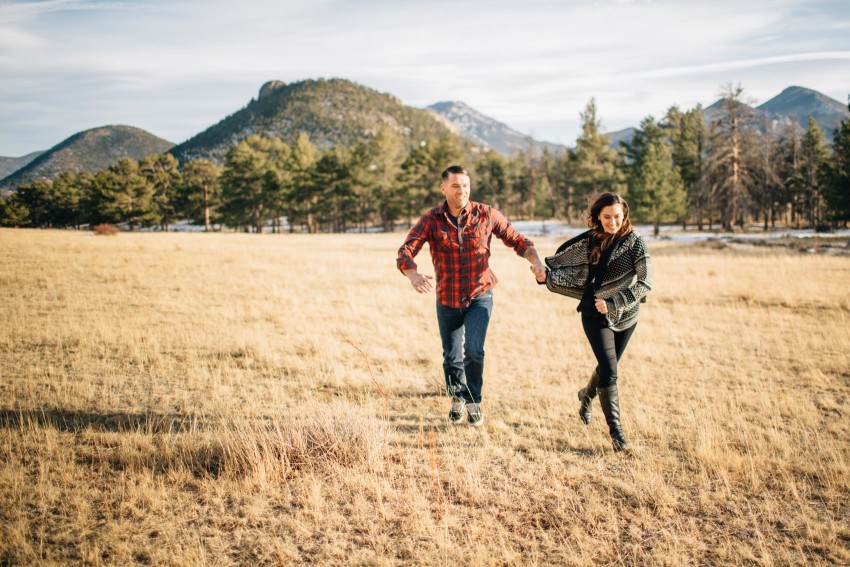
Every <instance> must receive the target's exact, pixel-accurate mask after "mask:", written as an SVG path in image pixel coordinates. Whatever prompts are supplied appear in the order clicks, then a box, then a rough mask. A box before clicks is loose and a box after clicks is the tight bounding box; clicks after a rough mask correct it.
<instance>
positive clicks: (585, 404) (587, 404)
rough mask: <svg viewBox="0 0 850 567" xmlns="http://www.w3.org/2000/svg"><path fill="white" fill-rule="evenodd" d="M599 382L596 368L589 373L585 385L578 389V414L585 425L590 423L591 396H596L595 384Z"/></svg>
mask: <svg viewBox="0 0 850 567" xmlns="http://www.w3.org/2000/svg"><path fill="white" fill-rule="evenodd" d="M597 384H599V374H597V373H596V370H594V371H593V374H591V375H590V382H588V383H587V386H585V387H584V388H582V389H581V390H579V391H578V399H579V402H581V406H580V407H579V410H578V416H579V418H581V420H582V421H583V422H584V424H585V425H587V424H588V423H590V416H591V410H592V409H593V398H595V397H596V385H597Z"/></svg>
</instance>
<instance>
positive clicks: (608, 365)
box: [581, 313, 637, 388]
mask: <svg viewBox="0 0 850 567" xmlns="http://www.w3.org/2000/svg"><path fill="white" fill-rule="evenodd" d="M581 326H582V327H584V334H585V336H587V340H588V342H590V348H592V349H593V355H594V356H595V357H596V372H597V373H598V374H599V385H598V386H597V387H598V388H608V387H610V386H614V385H615V384H617V362H618V361H619V360H620V358H622V357H623V352H624V351H625V350H626V345H628V344H629V339H630V338H632V333H634V332H635V328H636V327H637V323H635V324H634V325H632V326H631V327H629V328H628V329H624V330H622V331H612V330H611V329H609V328H608V327H606V326H605V318H604V317H595V316H593V315H585V314H584V313H582V315H581Z"/></svg>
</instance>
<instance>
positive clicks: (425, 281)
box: [404, 270, 434, 293]
mask: <svg viewBox="0 0 850 567" xmlns="http://www.w3.org/2000/svg"><path fill="white" fill-rule="evenodd" d="M404 275H405V276H407V279H409V280H410V285H412V286H413V289H415V290H416V291H418V292H419V293H428V292H429V291H431V287H432V286H431V282H430V280H433V279H434V278H433V276H429V275H427V274H420V273H419V272H417V271H416V270H408V271H406V272H404Z"/></svg>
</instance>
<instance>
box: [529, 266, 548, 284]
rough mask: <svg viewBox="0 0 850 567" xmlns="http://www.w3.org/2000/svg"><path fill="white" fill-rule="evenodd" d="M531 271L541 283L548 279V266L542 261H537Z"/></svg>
mask: <svg viewBox="0 0 850 567" xmlns="http://www.w3.org/2000/svg"><path fill="white" fill-rule="evenodd" d="M531 271H532V273H533V274H534V278H535V279H536V280H537V281H539V282H541V283H542V282H545V281H546V266H544V265H543V263H542V262H537V263H535V264H534V265H532V266H531Z"/></svg>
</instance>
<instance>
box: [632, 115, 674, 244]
mask: <svg viewBox="0 0 850 567" xmlns="http://www.w3.org/2000/svg"><path fill="white" fill-rule="evenodd" d="M665 137H666V132H665V129H664V128H662V127H661V126H660V125H659V124H658V123H656V122H655V119H654V118H652V117H651V116H649V117H647V118H645V119H644V120H643V121H642V122H641V125H640V129H638V130H637V131H636V132H635V136H634V138H633V139H632V141H631V142H630V143H629V144H627V145H626V155H627V156H628V158H629V166H628V167H627V171H628V175H627V182H628V188H629V200H630V201H631V210H632V212H633V214H634V216H635V218H636V219H644V220H647V221H649V222H651V223H652V226H653V229H654V233H655V236H658V233H659V230H660V228H661V223H662V222H663V221H673V220H676V221H678V220H681V219H682V218H683V217H684V216H685V214H686V213H687V192H686V191H685V185H684V183H683V182H682V178H681V176H680V175H679V171H678V169H677V168H676V167H675V165H674V163H673V157H672V154H671V151H670V148H669V147H668V146H667V144H666V142H665Z"/></svg>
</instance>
